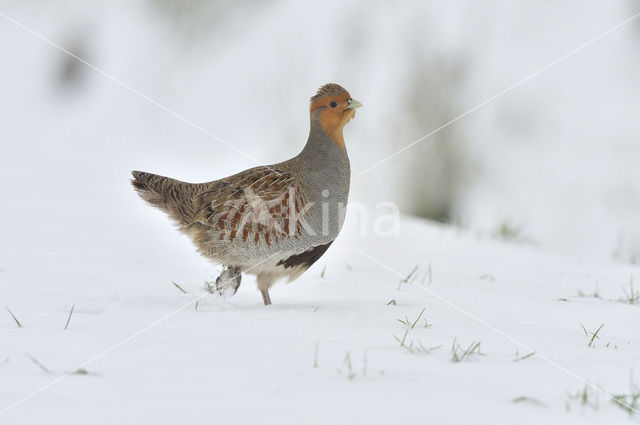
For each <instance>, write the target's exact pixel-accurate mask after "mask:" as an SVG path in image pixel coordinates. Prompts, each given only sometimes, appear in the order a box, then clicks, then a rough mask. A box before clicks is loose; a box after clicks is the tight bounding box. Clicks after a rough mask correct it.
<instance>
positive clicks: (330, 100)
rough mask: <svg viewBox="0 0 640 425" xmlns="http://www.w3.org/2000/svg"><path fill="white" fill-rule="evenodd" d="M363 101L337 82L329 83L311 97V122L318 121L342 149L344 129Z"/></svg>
mask: <svg viewBox="0 0 640 425" xmlns="http://www.w3.org/2000/svg"><path fill="white" fill-rule="evenodd" d="M361 106H362V103H360V102H358V101H357V100H355V99H352V98H351V95H350V94H349V92H348V91H346V90H345V89H343V88H342V87H340V86H339V85H337V84H333V83H329V84H325V85H324V86H322V87H320V89H318V92H317V93H316V94H315V95H314V96H313V97H312V98H311V106H310V108H309V111H310V113H311V122H312V123H313V121H317V122H318V123H319V124H320V125H321V126H322V130H323V131H324V132H325V133H326V134H327V135H329V137H331V139H332V140H333V141H334V142H336V143H337V144H338V146H340V147H341V148H342V149H345V147H344V137H343V136H342V129H343V128H344V126H345V125H346V124H347V123H348V122H349V121H350V120H351V118H353V117H355V115H356V108H359V107H361Z"/></svg>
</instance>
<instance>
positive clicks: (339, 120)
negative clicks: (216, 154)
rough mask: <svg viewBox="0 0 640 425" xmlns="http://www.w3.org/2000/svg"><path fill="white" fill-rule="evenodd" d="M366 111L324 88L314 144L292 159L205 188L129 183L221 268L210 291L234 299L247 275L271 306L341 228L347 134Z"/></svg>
mask: <svg viewBox="0 0 640 425" xmlns="http://www.w3.org/2000/svg"><path fill="white" fill-rule="evenodd" d="M361 106H362V103H360V102H359V101H357V100H355V99H353V98H352V97H351V95H350V94H349V92H348V91H347V90H345V89H344V88H343V87H341V86H340V85H338V84H335V83H329V84H325V85H323V86H322V87H320V88H319V89H318V91H317V92H316V93H315V95H313V96H312V97H311V100H310V106H309V115H310V130H309V137H308V139H307V142H306V144H305V145H304V147H303V149H302V150H301V151H300V153H299V154H298V155H296V156H294V157H293V158H291V159H289V160H286V161H284V162H280V163H277V164H271V165H264V166H258V167H254V168H250V169H248V170H245V171H242V172H239V173H237V174H234V175H232V176H229V177H226V178H223V179H220V180H215V181H211V182H207V183H187V182H183V181H179V180H176V179H173V178H169V177H164V176H160V175H156V174H152V173H147V172H143V171H132V172H131V174H132V176H133V178H132V179H131V183H132V185H133V187H134V188H135V190H136V191H137V193H138V195H139V196H140V197H141V198H142V199H143V200H144V201H146V202H147V203H149V204H150V205H152V206H154V207H156V208H158V209H160V210H161V211H163V212H165V213H166V214H167V215H168V216H169V218H170V219H171V220H172V221H173V223H174V224H175V225H176V227H177V228H178V230H180V231H181V232H182V233H184V234H186V235H187V236H188V237H190V238H191V240H192V241H193V243H194V244H195V246H196V248H197V250H198V252H199V253H200V254H201V255H203V256H204V257H205V258H207V259H208V260H210V261H211V262H213V263H214V264H218V265H222V266H223V268H222V272H221V273H220V275H219V276H218V278H217V279H216V281H215V284H213V283H206V285H205V287H206V289H207V290H208V291H209V292H211V293H217V294H218V295H221V296H223V297H228V296H231V295H234V294H235V293H236V292H237V291H238V288H239V287H240V282H241V280H242V274H243V273H244V274H250V275H255V276H256V283H257V287H258V290H259V291H260V293H261V295H262V300H263V302H264V304H265V305H269V304H271V298H270V295H269V290H270V288H271V287H272V286H273V285H274V284H275V283H276V282H277V281H280V280H284V279H286V280H288V282H292V281H294V280H295V279H297V278H298V277H300V276H301V275H302V274H303V273H304V272H305V271H306V270H307V269H308V268H309V267H311V265H312V264H314V263H315V262H316V261H317V260H318V259H319V258H320V257H321V256H322V255H323V254H324V253H325V252H326V251H327V249H328V248H329V246H330V245H331V244H332V243H333V241H334V240H335V239H336V237H337V236H338V234H339V233H340V230H341V229H342V225H343V222H344V218H345V214H346V207H347V203H348V197H349V186H350V175H351V170H350V163H349V156H348V155H347V149H346V146H345V141H344V136H343V128H344V127H345V125H346V124H347V123H348V122H349V121H350V120H351V119H352V118H354V116H355V111H356V109H357V108H359V107H361Z"/></svg>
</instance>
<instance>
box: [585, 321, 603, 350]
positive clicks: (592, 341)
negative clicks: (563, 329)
mask: <svg viewBox="0 0 640 425" xmlns="http://www.w3.org/2000/svg"><path fill="white" fill-rule="evenodd" d="M580 326H581V327H582V330H583V331H584V334H585V336H586V337H589V336H591V339H590V340H589V343H588V344H587V347H589V348H595V346H596V339H600V337H599V336H598V333H600V330H601V329H602V328H603V327H604V323H603V324H601V325H600V327H599V328H598V329H596V331H595V332H590V331H587V328H585V327H584V325H583V324H582V323H580Z"/></svg>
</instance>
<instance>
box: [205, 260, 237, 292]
mask: <svg viewBox="0 0 640 425" xmlns="http://www.w3.org/2000/svg"><path fill="white" fill-rule="evenodd" d="M241 281H242V272H241V270H240V267H235V266H225V268H224V269H223V270H222V273H220V276H218V278H217V279H216V283H215V286H213V285H211V284H210V283H207V284H206V289H207V291H209V292H210V293H212V294H214V293H217V294H219V295H220V296H222V297H225V298H226V297H230V296H232V295H235V293H236V292H238V288H239V287H240V282H241Z"/></svg>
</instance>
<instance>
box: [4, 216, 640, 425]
mask: <svg viewBox="0 0 640 425" xmlns="http://www.w3.org/2000/svg"><path fill="white" fill-rule="evenodd" d="M141 215H143V216H144V215H145V214H141ZM153 215H160V213H158V212H156V211H152V210H150V211H148V216H149V217H152V216H153ZM139 219H140V217H138V220H139ZM135 220H136V218H135V217H131V218H130V220H129V221H135ZM357 224H358V223H357V222H356V219H355V218H354V217H350V220H349V221H348V222H347V224H346V226H347V230H346V232H345V234H343V235H342V236H341V237H340V238H339V240H338V241H337V242H336V243H335V244H334V246H332V249H331V250H329V251H328V253H327V254H326V255H325V257H323V258H322V259H321V260H320V261H319V262H318V263H317V264H316V265H314V266H313V267H312V268H311V269H310V270H309V271H308V272H307V273H306V274H305V275H303V277H301V278H300V279H299V280H298V281H296V282H294V283H292V284H290V285H286V284H280V285H277V286H276V287H274V289H273V290H272V299H273V301H274V305H272V306H269V307H265V306H263V305H262V304H261V300H260V295H259V293H258V292H257V290H256V288H255V282H254V281H253V279H251V278H247V277H245V279H244V281H243V284H242V286H241V287H240V290H239V292H238V293H237V294H236V295H235V296H233V297H231V298H229V299H227V300H223V299H220V298H217V297H214V296H211V295H208V294H206V293H205V291H204V289H203V282H204V279H206V278H209V277H213V276H215V274H216V272H217V271H218V269H217V268H215V267H213V266H209V265H208V264H207V263H206V262H205V261H204V260H201V259H200V258H199V257H198V256H197V254H195V253H194V252H193V249H192V248H191V246H190V243H189V242H188V241H187V240H186V238H183V237H181V236H178V235H174V234H173V233H174V232H173V230H172V229H170V227H169V226H168V221H167V222H166V223H155V225H157V229H154V231H152V232H151V231H148V229H146V227H147V226H140V227H139V228H138V229H137V230H131V231H130V232H128V233H127V234H128V235H129V237H131V238H132V239H133V240H135V243H134V244H135V245H139V246H146V247H147V248H146V249H140V250H137V249H132V250H124V249H122V248H121V247H118V246H113V247H111V248H109V249H106V250H105V251H102V252H94V253H91V252H89V253H86V254H85V255H84V256H82V257H81V259H80V260H75V261H73V264H71V263H67V262H68V261H69V260H66V261H65V263H66V264H67V265H68V266H69V268H70V270H69V271H68V273H69V274H68V275H56V274H55V273H51V272H50V273H43V274H42V275H41V276H40V277H39V279H30V280H29V282H30V283H29V284H26V283H25V282H24V276H25V275H32V273H29V271H28V270H29V268H28V267H27V266H25V265H21V264H20V263H19V259H18V258H17V256H11V255H6V254H7V253H5V255H4V256H3V258H5V262H4V264H3V272H2V273H0V279H2V280H1V282H2V301H3V304H5V305H7V306H8V307H9V308H10V309H11V311H12V312H13V313H14V314H15V315H16V317H17V318H18V319H19V320H20V322H21V323H22V325H23V327H22V328H18V327H17V326H16V324H15V323H14V322H13V319H12V318H11V317H10V316H9V315H8V314H5V315H4V316H5V317H4V320H2V321H0V329H1V333H2V335H3V337H2V341H3V344H2V346H0V350H1V351H0V358H2V359H3V362H2V363H0V370H1V371H2V372H1V373H2V376H3V379H2V381H0V406H2V408H5V406H11V405H12V403H15V402H16V401H18V400H21V398H22V397H25V396H28V395H29V394H31V393H33V392H34V391H37V390H38V389H39V388H41V387H43V386H45V385H47V384H49V383H50V382H52V381H54V380H56V379H58V378H59V377H61V376H64V374H65V373H66V372H68V371H73V370H75V369H77V368H78V367H82V368H83V369H85V370H86V371H87V372H88V373H89V374H87V375H77V374H73V375H70V376H67V377H64V378H63V379H61V380H59V381H57V382H55V383H54V384H53V385H51V386H50V387H48V388H46V389H45V390H43V391H42V392H40V393H37V394H35V395H33V396H32V397H30V398H28V399H26V400H24V401H23V402H21V403H20V404H18V405H16V406H15V407H12V408H10V409H9V410H8V411H4V412H3V413H2V416H3V417H2V423H8V424H32V423H42V422H43V421H47V422H49V423H82V422H91V423H95V424H102V423H104V424H108V423H114V422H118V423H123V424H128V423H131V424H134V423H150V422H153V423H158V424H160V423H188V422H212V421H213V422H215V423H254V422H257V421H259V422H261V423H268V424H270V423H273V424H286V423H301V422H302V423H318V424H321V423H363V422H366V423H372V424H377V423H380V424H385V423H390V422H393V423H396V422H400V423H423V422H425V421H427V422H436V423H443V422H446V423H469V422H471V423H495V422H500V423H506V422H516V421H517V422H518V423H523V424H524V423H532V424H533V423H540V422H544V423H564V424H569V423H616V422H618V423H619V422H621V421H623V420H625V418H626V417H627V414H626V413H625V412H623V411H622V410H621V409H620V408H619V407H617V406H614V405H613V404H611V403H610V402H609V401H608V400H607V397H606V396H605V395H603V394H599V396H598V399H599V407H598V408H597V409H593V408H590V407H583V406H581V405H580V403H579V402H577V401H573V400H572V399H571V398H570V397H569V396H568V393H577V392H579V391H581V390H582V389H583V388H584V386H585V383H584V382H583V381H582V379H584V380H586V381H588V382H589V383H591V384H593V385H596V386H598V388H602V389H603V390H605V391H607V392H610V393H613V394H620V393H625V394H626V393H629V392H630V389H629V373H630V371H632V370H633V369H634V368H636V369H637V366H638V362H639V360H640V358H639V357H638V352H639V351H638V348H639V346H640V337H638V335H637V333H636V332H635V331H634V327H632V326H631V323H634V322H637V315H638V305H629V304H625V303H622V302H618V301H615V300H616V299H618V298H620V297H622V296H623V295H624V292H623V290H622V288H623V285H626V284H627V283H628V280H629V277H630V275H632V274H633V273H636V274H637V272H638V270H637V268H632V267H627V266H621V265H618V264H612V263H600V264H583V263H579V262H576V261H575V260H571V259H563V258H558V257H557V256H551V255H548V254H546V253H545V252H543V251H541V250H539V249H538V248H536V247H535V246H528V245H515V244H509V243H505V242H500V241H495V240H487V239H485V238H481V237H478V236H474V235H473V234H469V233H467V232H463V231H460V230H458V229H455V228H450V227H446V226H441V225H434V224H432V223H429V222H425V221H422V220H418V219H413V218H409V217H403V218H402V219H401V226H400V235H399V236H387V237H380V236H375V235H371V236H362V235H361V234H360V233H359V231H354V229H358V227H359V226H357ZM152 225H153V224H149V226H152ZM154 235H156V236H154ZM157 235H162V237H160V238H158V236H157ZM151 247H153V248H151ZM81 253H82V249H79V248H76V249H72V248H69V249H66V250H65V252H64V253H59V255H60V256H61V257H66V258H71V257H73V256H74V255H78V256H80V255H81ZM164 255H166V257H165V258H159V256H164ZM104 258H108V259H109V261H108V263H109V264H110V265H111V266H110V267H109V268H106V269H105V268H102V269H97V268H96V264H98V263H102V264H106V262H105V260H104ZM46 260H47V259H46V255H45V254H41V253H39V252H35V253H34V254H33V255H32V256H31V257H30V258H29V260H28V261H29V263H30V264H34V265H38V264H41V263H46ZM416 265H418V266H419V267H418V270H417V271H416V273H414V276H413V279H414V280H413V281H414V282H415V284H412V283H410V282H405V283H402V284H400V282H401V281H402V280H403V276H405V275H407V274H409V272H410V271H411V270H412V269H413V268H414V267H415V266H416ZM429 265H430V270H431V273H430V274H431V277H430V278H429V275H428V274H429ZM189 266H191V267H189ZM116 269H117V271H116ZM396 272H397V273H396ZM36 273H37V272H36ZM47 274H48V275H49V276H50V277H49V278H48V279H47V278H46V275H47ZM172 280H173V281H175V282H176V283H178V284H179V285H180V286H181V287H182V288H184V289H185V290H186V291H187V292H188V293H187V294H183V293H182V292H180V291H179V290H178V289H177V288H176V287H175V286H174V285H173V284H172V282H171V281H172ZM429 282H430V283H429ZM594 289H597V291H598V294H599V296H600V297H601V298H592V297H580V296H578V293H579V292H580V291H582V292H583V293H585V294H587V295H589V294H591V292H592V291H593V290H594ZM196 299H197V300H198V301H197V302H198V308H197V310H196V309H195V300H196ZM563 299H565V300H563ZM391 300H395V302H396V304H395V305H393V304H392V305H388V303H389V302H390V301H391ZM72 305H75V309H74V313H73V315H72V317H71V321H70V324H69V328H68V329H67V330H64V325H65V323H66V320H67V317H68V313H69V310H70V309H71V306H72ZM423 308H424V309H425V311H424V314H423V316H422V318H423V319H426V322H427V323H428V324H429V326H428V327H424V326H425V322H424V321H423V320H422V319H421V320H420V321H419V323H418V324H417V325H416V327H415V328H414V329H412V330H411V331H410V332H409V333H408V335H407V338H406V345H408V344H409V342H410V341H414V347H418V341H419V342H420V343H421V344H422V345H423V346H424V347H426V348H433V347H437V346H440V348H436V349H434V350H433V351H431V352H430V353H428V354H427V353H420V352H415V351H416V350H415V349H414V353H411V352H410V351H409V350H408V349H407V348H406V347H402V346H400V344H399V343H398V342H397V341H396V340H395V339H394V336H397V337H398V338H402V336H403V333H404V331H405V327H404V325H403V324H402V323H400V322H399V321H398V319H402V320H405V318H408V319H409V321H413V320H415V319H416V318H417V317H418V315H419V313H420V312H421V310H422V309H423ZM581 324H582V325H584V327H585V328H586V329H587V330H588V331H592V332H593V331H595V330H596V329H597V328H598V327H599V326H600V325H601V324H604V327H603V328H602V330H601V331H600V332H599V339H596V340H595V341H596V342H595V346H594V347H588V343H589V340H590V337H586V336H585V335H584V331H583V330H582V328H581ZM505 335H506V336H505ZM132 336H133V337H132ZM454 339H455V340H456V341H457V342H458V343H459V344H460V345H461V346H463V347H464V348H466V347H468V346H469V345H470V344H471V343H472V342H480V343H481V345H480V351H481V353H482V355H472V356H471V357H470V358H469V359H465V360H463V361H461V362H458V363H454V362H452V361H451V358H452V354H451V351H450V350H451V346H452V344H453V341H454ZM316 347H317V354H316ZM531 351H536V353H538V354H536V355H534V356H532V357H529V358H526V359H524V360H520V361H514V360H515V359H516V357H517V355H516V352H518V353H519V354H518V355H519V356H524V355H526V354H529V353H530V352H531ZM347 355H348V356H349V358H350V362H351V369H350V368H349V366H348V364H347V363H348V362H347V363H345V356H347ZM30 356H32V357H33V358H35V359H37V360H38V361H39V362H40V363H42V364H43V365H44V366H46V368H47V369H48V370H50V373H45V372H43V371H42V370H41V369H40V368H39V367H38V366H37V365H36V364H35V363H34V362H33V361H32V360H31V358H30ZM365 357H366V360H365ZM542 357H544V359H543V358H542ZM4 359H6V360H4ZM314 363H316V365H315V366H314ZM564 368H566V369H567V370H568V371H567V370H564ZM574 375H575V376H574ZM636 382H637V381H636ZM519 397H527V398H530V399H531V400H537V401H538V402H540V403H543V405H538V404H536V402H531V401H529V402H527V401H523V402H518V403H516V402H514V401H513V400H514V399H517V398H519ZM594 397H595V396H594ZM567 403H568V405H569V406H570V410H569V411H567V410H566V409H567V407H566V405H567Z"/></svg>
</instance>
